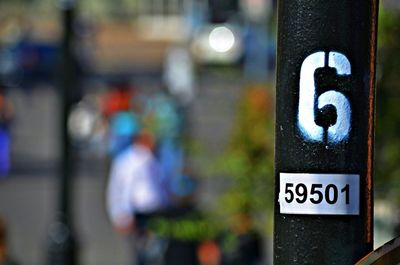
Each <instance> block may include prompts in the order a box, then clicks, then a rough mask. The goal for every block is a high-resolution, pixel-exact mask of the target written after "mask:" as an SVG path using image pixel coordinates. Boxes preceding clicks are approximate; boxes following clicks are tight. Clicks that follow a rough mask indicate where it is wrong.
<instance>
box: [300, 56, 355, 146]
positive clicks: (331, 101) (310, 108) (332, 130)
mask: <svg viewBox="0 0 400 265" xmlns="http://www.w3.org/2000/svg"><path fill="white" fill-rule="evenodd" d="M325 56H328V58H325ZM325 59H327V60H326V61H325ZM325 62H327V63H328V66H329V67H332V68H335V69H336V71H337V74H338V75H350V74H351V66H350V62H349V60H348V59H347V57H346V56H345V55H343V54H341V53H339V52H329V53H325V52H315V53H313V54H311V55H309V56H308V57H307V58H306V59H305V60H304V61H303V64H302V65H301V70H300V94H299V113H298V126H299V129H300V131H301V134H302V135H303V137H304V138H306V139H307V140H309V141H312V142H323V141H324V139H325V137H326V139H327V141H328V143H339V142H341V141H343V140H345V139H346V138H347V137H348V135H349V132H350V127H351V126H350V124H351V106H350V102H349V100H348V99H347V97H346V96H345V95H344V94H342V93H340V92H338V91H335V90H329V91H326V92H324V93H323V94H321V95H320V96H319V97H318V98H316V97H317V94H316V89H315V79H314V73H315V70H316V69H318V68H322V67H324V66H325ZM328 105H332V106H333V107H335V108H336V114H337V118H336V123H335V124H333V125H330V127H329V128H327V130H326V129H324V128H323V127H321V126H319V125H317V124H316V121H315V107H317V108H318V110H320V109H321V108H323V107H325V106H328ZM324 130H326V132H324ZM325 133H326V136H325Z"/></svg>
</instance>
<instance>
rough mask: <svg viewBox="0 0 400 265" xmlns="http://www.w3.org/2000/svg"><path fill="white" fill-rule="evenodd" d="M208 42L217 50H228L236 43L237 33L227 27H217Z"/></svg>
mask: <svg viewBox="0 0 400 265" xmlns="http://www.w3.org/2000/svg"><path fill="white" fill-rule="evenodd" d="M208 43H209V44H210V47H211V48H212V49H213V50H215V51H216V52H221V53H223V52H227V51H229V50H230V49H232V47H233V45H235V35H233V32H232V31H231V30H230V29H228V28H227V27H224V26H221V27H216V28H215V29H213V30H212V31H211V33H210V36H209V37H208Z"/></svg>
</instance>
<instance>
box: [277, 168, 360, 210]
mask: <svg viewBox="0 0 400 265" xmlns="http://www.w3.org/2000/svg"><path fill="white" fill-rule="evenodd" d="M279 183H280V190H279V205H280V213H282V214H309V215H359V214H360V175H356V174H308V173H280V174H279Z"/></svg>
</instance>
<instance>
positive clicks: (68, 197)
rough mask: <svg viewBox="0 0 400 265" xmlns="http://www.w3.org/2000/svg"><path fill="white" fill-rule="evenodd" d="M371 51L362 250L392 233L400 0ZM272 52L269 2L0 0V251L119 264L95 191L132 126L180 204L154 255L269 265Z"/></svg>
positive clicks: (398, 198) (122, 256)
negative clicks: (374, 68) (370, 197)
mask: <svg viewBox="0 0 400 265" xmlns="http://www.w3.org/2000/svg"><path fill="white" fill-rule="evenodd" d="M378 46H379V47H378V62H377V63H378V75H377V118H376V120H377V122H376V148H375V149H376V156H375V158H376V159H375V161H376V163H375V165H376V166H375V171H376V176H375V246H376V247H377V246H380V245H381V244H382V243H384V242H386V241H388V240H389V239H392V238H393V237H394V236H396V235H398V234H399V233H400V226H399V220H400V218H399V217H400V212H399V209H400V208H399V206H400V183H399V180H398V179H399V174H400V163H399V161H400V137H399V135H400V114H399V113H400V109H399V106H400V90H399V89H398V83H399V82H400V59H399V58H400V1H398V0H384V1H381V5H380V14H379V41H378ZM275 52H276V1H275V0H114V1H105V0H96V1H95V0H79V1H78V0H76V1H74V0H29V1H28V0H2V1H1V2H0V149H1V152H0V217H1V219H3V221H2V222H0V250H1V251H0V258H1V255H2V254H1V253H3V252H7V253H8V254H7V255H8V256H9V257H11V258H12V259H13V260H16V261H17V262H18V263H17V264H28V265H35V264H83V265H91V264H92V265H102V264H104V265H109V264H121V265H124V264H132V256H134V255H135V248H134V247H133V245H132V244H131V243H130V239H129V236H126V235H121V234H118V233H117V232H116V231H115V230H114V229H113V225H112V223H111V221H110V219H109V216H108V210H107V203H106V201H107V198H106V197H107V195H106V194H107V186H108V182H109V178H110V167H111V165H112V164H113V161H114V160H115V159H116V157H118V153H119V152H121V150H122V149H124V148H126V147H127V146H128V145H130V141H129V140H128V141H127V139H130V137H131V136H132V135H133V134H134V131H135V130H137V127H140V128H141V129H143V130H145V131H146V132H149V133H150V134H151V135H152V137H153V140H154V142H155V145H156V147H157V148H156V150H157V152H156V155H155V156H156V158H157V159H158V160H159V162H160V164H163V163H164V162H165V163H166V164H167V166H166V168H167V169H164V170H165V171H166V172H167V171H168V170H170V171H174V172H175V173H174V174H170V175H171V178H170V179H169V180H168V183H167V184H165V185H166V186H168V187H169V188H168V190H169V191H170V192H171V194H173V195H172V196H173V198H174V200H173V202H174V204H176V205H179V207H181V208H185V209H189V208H190V210H185V214H178V215H177V216H178V217H176V216H174V217H173V218H170V217H165V216H162V217H160V218H158V219H157V220H156V221H155V222H153V223H152V231H153V232H154V233H155V234H156V235H157V236H158V237H160V238H164V241H163V242H164V243H165V244H166V245H167V246H166V247H164V248H163V249H164V250H163V251H161V252H160V251H159V252H160V253H162V254H160V255H163V256H164V258H165V259H169V260H170V261H168V262H167V264H185V265H190V264H204V265H206V264H207V265H217V264H242V265H243V264H271V245H272V243H271V237H272V211H273V209H272V205H273V190H274V186H273V185H274V184H273V181H274V180H273V179H274V174H273V150H274V93H275V85H274V82H275V72H274V71H275V60H276V58H275ZM166 143H168V144H166ZM170 143H173V144H170ZM171 146H172V147H171ZM165 150H166V151H165ZM164 151H165V152H164ZM165 154H167V155H165ZM166 161H167V162H166ZM171 161H172V162H171ZM174 161H175V162H174ZM171 168H172V169H171ZM168 172H169V171H168ZM182 205H183V206H182ZM188 205H190V207H189V206H188ZM188 207H189V208H188ZM188 212H189V214H187V213H188ZM71 242H72V243H71ZM176 242H178V243H176ZM165 244H164V245H165ZM153 245H154V246H155V244H153ZM177 245H179V247H180V248H179V247H178V248H175V246H177ZM165 249H167V250H165ZM171 249H172V250H171ZM174 249H175V250H174ZM249 249H251V250H253V251H254V249H257V252H256V253H252V252H251V250H249ZM3 250H4V251H3ZM68 251H71V252H68ZM174 251H179V252H177V253H180V255H181V254H182V253H183V252H185V253H192V255H193V256H194V257H195V260H196V261H195V263H176V261H174V256H175V257H177V255H172V254H171V253H174ZM63 253H64V254H63ZM65 253H67V254H65ZM62 255H67V256H70V257H71V256H74V259H73V261H70V262H67V263H63V262H61V261H57V258H58V257H60V256H61V257H62ZM168 255H169V256H172V257H167V256H168ZM188 255H189V254H188ZM249 256H251V257H257V260H252V261H250V260H249ZM7 264H13V263H7Z"/></svg>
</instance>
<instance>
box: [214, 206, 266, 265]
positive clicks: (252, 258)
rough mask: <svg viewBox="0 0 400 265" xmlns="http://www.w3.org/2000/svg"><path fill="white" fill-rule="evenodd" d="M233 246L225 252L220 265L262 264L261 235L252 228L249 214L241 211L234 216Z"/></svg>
mask: <svg viewBox="0 0 400 265" xmlns="http://www.w3.org/2000/svg"><path fill="white" fill-rule="evenodd" d="M232 236H233V237H234V240H233V244H231V246H230V249H229V250H227V251H225V253H224V255H223V258H222V265H261V264H263V258H264V257H263V242H262V237H261V235H260V234H259V233H258V232H257V231H256V230H255V229H254V228H253V221H252V218H251V216H250V215H249V213H247V212H246V211H243V212H241V213H237V214H236V215H235V216H234V222H233V227H232Z"/></svg>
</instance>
